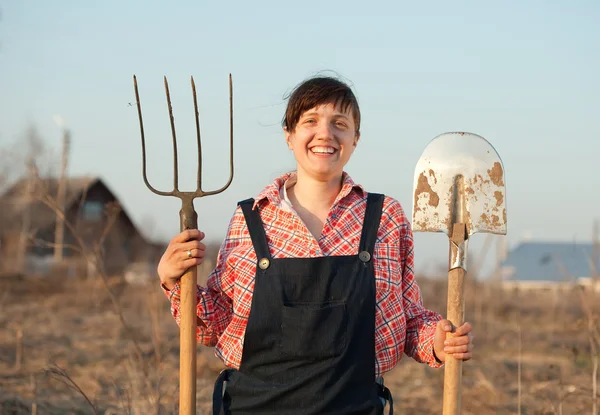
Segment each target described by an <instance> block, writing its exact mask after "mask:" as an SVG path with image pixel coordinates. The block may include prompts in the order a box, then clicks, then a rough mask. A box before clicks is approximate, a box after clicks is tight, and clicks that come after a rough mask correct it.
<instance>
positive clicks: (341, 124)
mask: <svg viewBox="0 0 600 415" xmlns="http://www.w3.org/2000/svg"><path fill="white" fill-rule="evenodd" d="M335 125H336V127H337V128H346V127H348V126H347V125H346V123H344V122H341V121H338V122H336V123H335Z"/></svg>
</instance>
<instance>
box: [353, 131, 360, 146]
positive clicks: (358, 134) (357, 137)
mask: <svg viewBox="0 0 600 415" xmlns="http://www.w3.org/2000/svg"><path fill="white" fill-rule="evenodd" d="M358 140H360V133H356V136H355V137H354V147H356V145H357V144H358Z"/></svg>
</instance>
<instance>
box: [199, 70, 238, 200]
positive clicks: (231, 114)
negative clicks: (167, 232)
mask: <svg viewBox="0 0 600 415" xmlns="http://www.w3.org/2000/svg"><path fill="white" fill-rule="evenodd" d="M232 181H233V83H232V81H231V74H229V180H227V183H225V186H223V187H221V188H220V189H217V190H212V191H209V192H204V191H203V190H202V189H199V190H200V192H201V193H202V194H204V195H206V196H209V195H216V194H218V193H221V192H223V191H225V189H227V188H228V187H229V185H230V184H231V182H232Z"/></svg>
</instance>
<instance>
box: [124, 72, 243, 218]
mask: <svg viewBox="0 0 600 415" xmlns="http://www.w3.org/2000/svg"><path fill="white" fill-rule="evenodd" d="M190 79H191V84H192V96H193V100H194V115H195V118H196V141H197V147H198V171H197V175H196V179H197V185H196V190H195V191H193V192H184V191H180V190H179V167H178V159H177V135H176V133H175V121H174V118H173V107H172V105H171V95H170V93H169V83H168V82H167V77H166V76H165V77H164V84H165V93H166V96H167V105H168V108H169V118H170V122H171V135H172V140H173V190H171V191H161V190H157V189H155V188H154V187H153V186H152V185H151V184H150V182H149V181H148V176H147V174H146V138H145V135H144V122H143V118H142V105H141V101H140V96H139V91H138V85H137V78H136V76H135V75H133V86H134V90H135V100H136V105H137V109H138V117H139V121H140V133H141V137H142V174H143V178H144V183H145V184H146V186H147V187H148V188H149V189H150V190H151V191H152V192H153V193H156V194H157V195H160V196H173V197H177V198H179V199H181V210H180V212H179V215H180V219H181V230H185V229H196V228H197V222H198V220H197V215H196V212H195V210H194V203H193V202H194V199H195V198H198V197H204V196H211V195H216V194H218V193H221V192H223V191H225V189H227V188H228V187H229V185H231V182H232V181H233V86H232V80H231V74H229V179H228V180H227V183H225V185H224V186H223V187H221V188H220V189H217V190H209V191H206V190H204V189H202V174H203V171H202V143H201V140H200V119H199V113H198V100H197V98H196V84H195V83H194V77H190Z"/></svg>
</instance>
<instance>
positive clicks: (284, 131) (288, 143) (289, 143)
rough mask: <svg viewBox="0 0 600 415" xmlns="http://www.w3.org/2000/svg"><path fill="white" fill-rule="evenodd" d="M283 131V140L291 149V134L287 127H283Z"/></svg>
mask: <svg viewBox="0 0 600 415" xmlns="http://www.w3.org/2000/svg"><path fill="white" fill-rule="evenodd" d="M283 133H284V134H285V142H286V143H287V146H288V148H289V149H290V150H291V149H292V141H291V140H292V134H290V132H289V131H288V129H287V127H283Z"/></svg>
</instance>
